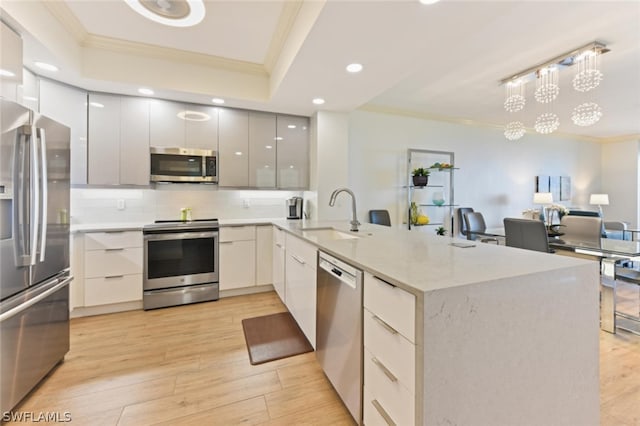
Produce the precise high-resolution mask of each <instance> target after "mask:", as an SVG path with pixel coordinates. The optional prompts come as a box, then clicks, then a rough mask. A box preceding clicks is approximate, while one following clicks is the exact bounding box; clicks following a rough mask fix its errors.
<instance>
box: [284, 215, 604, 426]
mask: <svg viewBox="0 0 640 426" xmlns="http://www.w3.org/2000/svg"><path fill="white" fill-rule="evenodd" d="M274 224H275V225H276V226H277V227H278V228H280V229H282V230H284V231H285V233H286V266H285V269H286V274H285V275H286V280H285V281H286V285H285V287H286V288H285V296H286V297H285V300H286V305H287V308H289V310H290V311H291V313H292V315H293V317H294V318H295V319H296V321H297V322H298V325H300V327H301V328H302V330H303V331H304V332H305V334H306V335H307V337H309V336H313V334H312V333H313V332H315V321H314V320H315V315H312V314H310V312H312V311H314V309H313V308H314V307H315V301H316V298H315V279H314V278H315V270H314V271H311V269H312V265H313V266H315V251H316V250H317V249H318V248H319V249H322V250H323V251H326V252H328V253H330V254H331V255H332V256H335V257H337V258H338V259H341V260H343V261H344V262H346V263H348V264H350V265H355V266H357V267H358V268H361V269H363V270H364V272H365V278H364V289H363V305H364V307H363V324H364V325H363V329H364V338H363V346H362V348H361V350H362V351H363V361H364V366H363V369H364V386H363V414H364V422H365V424H367V425H377V424H381V425H386V424H397V425H414V424H415V425H441V424H442V425H445V424H457V425H476V424H477V425H516V424H517V425H531V426H534V425H536V426H537V425H551V424H553V425H564V424H566V425H569V424H571V425H573V424H579V425H594V426H595V425H598V424H599V421H600V416H599V377H598V357H599V333H600V330H599V326H598V320H599V318H598V317H599V303H598V291H599V279H600V277H599V271H598V265H597V264H595V263H594V262H589V261H585V260H580V259H570V258H567V257H564V256H555V255H552V254H547V253H539V252H533V251H528V250H520V249H514V248H511V247H505V246H496V245H494V244H482V243H475V244H474V245H473V246H471V247H468V246H465V247H466V248H463V247H461V246H457V245H455V244H453V243H462V242H463V241H458V240H456V239H451V238H445V237H438V236H435V235H433V236H432V235H422V234H420V233H417V234H416V233H412V232H409V231H406V230H402V231H398V230H394V229H390V228H386V227H382V226H376V225H371V224H363V225H362V226H361V229H360V232H358V233H357V234H355V233H353V237H354V238H336V237H335V234H331V233H326V234H316V236H310V235H309V234H308V233H307V235H305V233H304V232H303V231H302V230H301V228H334V229H336V230H339V231H341V232H342V233H349V224H348V222H346V221H344V222H322V221H297V222H296V223H292V222H290V221H285V220H281V221H274ZM464 242H465V243H466V240H465V241H464ZM312 259H313V260H312ZM496 259H499V262H496ZM310 340H311V338H310ZM312 343H315V342H314V341H312Z"/></svg>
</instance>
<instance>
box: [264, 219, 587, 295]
mask: <svg viewBox="0 0 640 426" xmlns="http://www.w3.org/2000/svg"><path fill="white" fill-rule="evenodd" d="M273 224H274V225H276V226H277V227H278V228H280V229H283V230H284V231H286V232H289V233H291V234H292V235H295V236H297V237H299V238H302V239H303V240H305V241H307V242H309V243H311V244H313V245H315V246H316V247H318V248H319V249H320V250H322V251H325V252H327V253H329V254H331V255H334V256H336V257H338V258H340V259H342V260H344V261H345V262H347V263H349V264H351V265H353V266H355V267H357V268H360V269H363V270H365V271H367V272H370V273H371V274H373V275H375V276H377V277H379V278H381V279H384V280H386V281H388V282H390V283H392V284H395V285H397V286H398V287H401V288H404V289H405V290H408V291H410V292H412V293H414V294H420V293H425V292H430V291H435V290H441V289H446V288H452V287H459V286H465V285H470V284H479V283H482V282H488V281H496V280H501V279H507V278H513V277H517V276H526V275H529V274H534V273H539V272H544V271H553V270H560V269H564V268H570V267H574V266H579V265H585V264H587V263H590V261H586V260H582V259H576V258H570V257H565V256H558V255H551V254H545V253H539V252H535V251H531V250H521V249H514V248H511V247H506V246H502V245H501V246H497V245H495V244H491V243H480V242H471V241H467V240H462V239H457V238H450V237H441V236H437V235H430V234H425V233H422V232H415V231H409V230H406V229H398V228H389V227H385V226H380V225H373V224H368V223H365V224H362V225H361V226H360V231H359V232H358V233H352V234H358V235H359V238H355V239H330V238H325V239H322V238H318V237H315V236H309V235H305V234H307V233H305V232H304V231H303V230H302V228H323V227H330V228H333V229H336V230H340V231H343V232H347V233H351V232H350V231H349V223H348V222H347V221H344V222H323V221H319V222H318V221H295V222H293V221H274V222H273ZM452 243H461V244H463V245H469V243H471V244H473V247H468V248H461V247H455V246H452V245H451V244H452Z"/></svg>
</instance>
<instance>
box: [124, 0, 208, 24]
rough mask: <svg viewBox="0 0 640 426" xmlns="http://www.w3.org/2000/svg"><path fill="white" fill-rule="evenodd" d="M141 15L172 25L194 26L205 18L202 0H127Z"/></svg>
mask: <svg viewBox="0 0 640 426" xmlns="http://www.w3.org/2000/svg"><path fill="white" fill-rule="evenodd" d="M125 2H126V3H127V5H129V7H130V8H131V9H133V10H134V11H136V12H137V13H139V14H140V15H142V16H144V17H145V18H147V19H150V20H152V21H154V22H157V23H159V24H163V25H168V26H171V27H192V26H194V25H197V24H199V23H200V22H202V20H203V19H204V15H205V7H204V3H203V1H202V0H125Z"/></svg>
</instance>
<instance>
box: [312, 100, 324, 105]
mask: <svg viewBox="0 0 640 426" xmlns="http://www.w3.org/2000/svg"><path fill="white" fill-rule="evenodd" d="M311 102H313V103H314V104H316V105H322V104H323V103H324V99H322V98H315V99H314V100H312V101H311Z"/></svg>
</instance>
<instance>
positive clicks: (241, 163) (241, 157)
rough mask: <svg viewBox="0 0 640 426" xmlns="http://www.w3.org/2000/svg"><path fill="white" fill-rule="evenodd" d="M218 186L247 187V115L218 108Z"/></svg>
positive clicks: (242, 112)
mask: <svg viewBox="0 0 640 426" xmlns="http://www.w3.org/2000/svg"><path fill="white" fill-rule="evenodd" d="M219 117H220V123H219V128H218V140H219V150H218V164H219V166H218V184H219V186H229V187H247V186H249V113H248V112H247V111H241V110H234V109H224V108H220V115H219Z"/></svg>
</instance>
